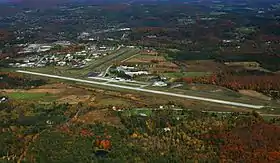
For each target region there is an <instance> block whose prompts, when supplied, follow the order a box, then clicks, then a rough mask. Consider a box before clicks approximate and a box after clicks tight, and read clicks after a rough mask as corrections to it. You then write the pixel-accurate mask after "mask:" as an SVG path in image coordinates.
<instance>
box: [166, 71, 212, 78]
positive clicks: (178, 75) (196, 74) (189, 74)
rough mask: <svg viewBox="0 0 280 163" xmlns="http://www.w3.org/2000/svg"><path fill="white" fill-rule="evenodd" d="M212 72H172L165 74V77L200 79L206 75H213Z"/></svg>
mask: <svg viewBox="0 0 280 163" xmlns="http://www.w3.org/2000/svg"><path fill="white" fill-rule="evenodd" d="M211 74H212V73H211V72H171V73H163V76H165V77H168V78H182V77H199V76H205V75H211Z"/></svg>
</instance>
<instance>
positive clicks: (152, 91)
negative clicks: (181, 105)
mask: <svg viewBox="0 0 280 163" xmlns="http://www.w3.org/2000/svg"><path fill="white" fill-rule="evenodd" d="M16 72H19V73H24V74H31V75H37V76H44V77H49V78H56V79H63V80H69V81H75V82H81V83H89V84H94V85H101V86H106V87H112V88H121V89H126V90H133V91H140V92H146V93H152V94H159V95H166V96H173V97H180V98H186V99H191V100H198V101H206V102H211V103H217V104H223V105H230V106H237V107H246V108H253V109H261V108H263V107H264V106H261V105H253V104H245V103H239V102H232V101H224V100H218V99H211V98H204V97H197V96H190V95H183V94H176V93H170V92H163V91H156V90H150V89H143V88H135V87H130V86H124V85H117V84H111V83H102V82H97V81H89V80H83V79H76V78H70V77H64V76H57V75H50V74H43V73H37V72H31V71H22V70H17V71H16Z"/></svg>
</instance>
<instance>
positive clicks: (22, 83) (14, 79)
mask: <svg viewBox="0 0 280 163" xmlns="http://www.w3.org/2000/svg"><path fill="white" fill-rule="evenodd" d="M0 78H1V82H0V89H10V88H29V87H32V86H35V87H36V86H40V85H44V84H46V81H44V80H42V79H29V78H26V77H24V76H23V75H20V74H18V73H13V72H0Z"/></svg>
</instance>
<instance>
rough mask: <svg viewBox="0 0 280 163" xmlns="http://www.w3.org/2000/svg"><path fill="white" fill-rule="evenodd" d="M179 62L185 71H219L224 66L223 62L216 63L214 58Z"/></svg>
mask: <svg viewBox="0 0 280 163" xmlns="http://www.w3.org/2000/svg"><path fill="white" fill-rule="evenodd" d="M179 64H180V66H182V68H183V69H184V70H185V71H186V72H219V71H220V70H221V69H223V68H224V67H226V66H225V65H224V64H222V63H217V62H215V61H214V60H191V61H182V62H179Z"/></svg>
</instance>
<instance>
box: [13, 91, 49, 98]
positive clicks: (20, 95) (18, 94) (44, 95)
mask: <svg viewBox="0 0 280 163" xmlns="http://www.w3.org/2000/svg"><path fill="white" fill-rule="evenodd" d="M8 97H10V98H12V99H16V100H39V99H43V98H44V99H52V98H51V95H49V94H47V93H23V92H13V93H9V94H8Z"/></svg>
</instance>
